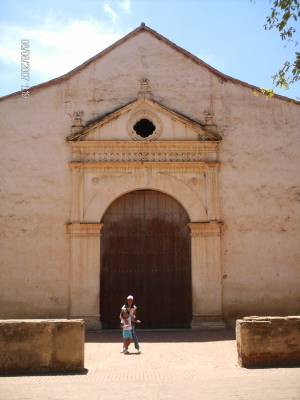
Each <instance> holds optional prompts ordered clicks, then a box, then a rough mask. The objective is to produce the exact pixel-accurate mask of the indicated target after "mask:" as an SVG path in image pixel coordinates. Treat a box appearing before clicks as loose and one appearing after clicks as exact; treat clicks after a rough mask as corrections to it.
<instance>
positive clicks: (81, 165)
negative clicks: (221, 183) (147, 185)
mask: <svg viewBox="0 0 300 400" xmlns="http://www.w3.org/2000/svg"><path fill="white" fill-rule="evenodd" d="M208 165H209V168H218V166H219V163H216V162H214V163H205V162H143V161H141V162H76V161H74V162H71V163H69V167H70V168H71V169H85V170H94V169H97V170H117V171H133V170H135V169H145V168H146V169H147V168H148V169H158V170H170V171H172V170H181V171H205V170H206V169H207V168H208Z"/></svg>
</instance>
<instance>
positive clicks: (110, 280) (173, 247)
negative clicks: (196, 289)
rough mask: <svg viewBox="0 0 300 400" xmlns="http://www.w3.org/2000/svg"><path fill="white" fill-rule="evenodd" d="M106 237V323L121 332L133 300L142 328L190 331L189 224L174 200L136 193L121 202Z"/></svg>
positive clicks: (107, 218)
mask: <svg viewBox="0 0 300 400" xmlns="http://www.w3.org/2000/svg"><path fill="white" fill-rule="evenodd" d="M101 222H102V223H103V228H102V231H101V244H100V249H101V273H100V315H101V317H100V319H101V322H102V326H103V328H118V327H119V326H120V321H119V310H120V307H121V306H122V305H123V304H124V302H125V299H126V297H127V295H129V294H132V295H133V296H134V298H135V302H136V305H137V306H138V318H139V319H141V320H142V324H141V328H189V327H190V322H191V318H192V296H191V245H190V234H189V228H188V225H187V224H188V222H189V218H188V215H187V213H186V211H185V210H184V209H183V207H182V206H181V205H180V204H179V203H178V202H177V201H176V200H175V199H173V198H172V197H170V196H168V195H166V194H164V193H161V192H158V191H154V190H136V191H134V192H130V193H127V194H125V195H123V196H122V197H120V198H118V199H117V200H115V201H114V202H113V203H112V204H111V206H110V207H109V208H108V210H107V211H106V213H105V215H104V217H103V219H102V221H101Z"/></svg>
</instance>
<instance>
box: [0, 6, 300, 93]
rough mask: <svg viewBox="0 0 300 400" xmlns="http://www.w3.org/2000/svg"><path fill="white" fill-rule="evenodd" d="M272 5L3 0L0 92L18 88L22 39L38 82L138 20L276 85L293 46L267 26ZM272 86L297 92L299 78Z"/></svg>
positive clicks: (248, 77) (226, 67)
mask: <svg viewBox="0 0 300 400" xmlns="http://www.w3.org/2000/svg"><path fill="white" fill-rule="evenodd" d="M270 6H271V2H270V1H268V0H255V1H251V0H210V1H209V0H207V1H206V0H185V1H184V0H152V1H148V0H104V1H101V0H97V1H96V0H86V1H83V0H81V1H79V0H60V1H58V0H51V1H49V2H45V1H37V0H23V1H20V0H15V1H14V0H11V1H8V0H7V1H5V0H1V1H0V96H3V95H6V94H9V93H11V92H15V91H18V90H20V86H21V83H22V82H21V76H20V75H21V73H20V68H21V67H20V40H21V39H29V40H30V73H31V76H30V86H33V85H35V84H37V83H41V82H44V81H47V80H49V79H52V78H55V77H57V76H60V75H62V74H64V73H66V72H68V71H69V70H71V69H73V68H74V67H76V66H77V65H79V64H81V63H82V62H84V61H85V60H87V59H88V58H90V57H92V56H93V55H95V54H96V53H98V52H99V51H101V50H103V49H104V48H105V47H107V46H109V45H110V44H112V43H113V42H115V41H116V40H118V39H119V38H121V37H122V36H124V35H125V34H127V33H128V32H130V31H131V30H133V29H135V28H136V27H137V26H138V25H140V23H141V22H145V23H146V25H148V26H149V27H151V28H153V29H154V30H156V31H158V32H159V33H161V34H162V35H164V36H166V37H167V38H168V39H170V40H171V41H173V42H175V43H176V44H178V45H179V46H181V47H183V48H185V49H186V50H188V51H190V52H191V53H193V54H195V55H196V56H198V57H199V58H201V59H202V60H204V61H205V62H207V63H208V64H210V65H212V66H213V67H215V68H217V69H218V70H219V71H221V72H223V73H225V74H227V75H230V76H232V77H234V78H237V79H240V80H242V81H245V82H248V83H251V84H253V85H256V86H258V87H263V88H272V78H271V77H272V75H273V74H274V73H276V72H277V70H278V69H279V67H280V66H281V64H282V63H283V61H284V60H286V59H292V57H293V53H294V51H295V48H294V47H293V46H292V45H289V46H287V47H285V46H284V44H285V43H284V42H283V41H282V40H281V39H280V37H279V35H278V33H277V32H275V31H265V30H264V28H263V25H264V23H265V19H266V16H267V15H268V14H269V12H270ZM298 24H299V23H298ZM297 35H299V30H298V32H297ZM298 51H299V50H298ZM275 92H276V93H279V94H282V95H284V96H288V97H291V98H298V99H299V98H300V83H299V82H298V83H297V84H296V85H293V86H292V87H291V88H290V89H289V90H280V89H275Z"/></svg>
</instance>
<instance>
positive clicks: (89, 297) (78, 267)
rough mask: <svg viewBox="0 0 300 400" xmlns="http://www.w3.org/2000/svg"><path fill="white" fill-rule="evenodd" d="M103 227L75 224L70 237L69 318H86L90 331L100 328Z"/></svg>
mask: <svg viewBox="0 0 300 400" xmlns="http://www.w3.org/2000/svg"><path fill="white" fill-rule="evenodd" d="M102 226H103V224H98V223H76V222H75V223H72V224H68V225H67V233H68V234H69V236H70V253H71V254H70V274H69V276H70V279H69V282H70V283H69V317H70V318H83V319H84V320H85V321H86V324H87V329H90V330H93V329H101V323H100V315H99V293H100V233H101V228H102Z"/></svg>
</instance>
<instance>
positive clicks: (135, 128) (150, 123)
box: [127, 109, 162, 141]
mask: <svg viewBox="0 0 300 400" xmlns="http://www.w3.org/2000/svg"><path fill="white" fill-rule="evenodd" d="M127 131H128V133H129V135H130V136H131V137H132V139H133V140H144V141H147V140H155V139H158V137H159V136H160V135H161V133H162V122H161V120H160V118H159V116H158V115H156V114H155V113H153V112H151V111H150V110H147V109H140V110H136V111H135V112H133V113H132V114H131V115H129V118H128V120H127Z"/></svg>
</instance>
